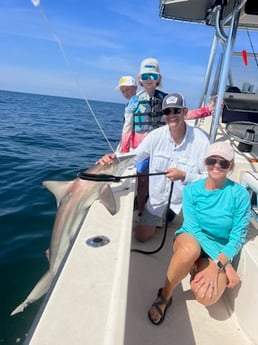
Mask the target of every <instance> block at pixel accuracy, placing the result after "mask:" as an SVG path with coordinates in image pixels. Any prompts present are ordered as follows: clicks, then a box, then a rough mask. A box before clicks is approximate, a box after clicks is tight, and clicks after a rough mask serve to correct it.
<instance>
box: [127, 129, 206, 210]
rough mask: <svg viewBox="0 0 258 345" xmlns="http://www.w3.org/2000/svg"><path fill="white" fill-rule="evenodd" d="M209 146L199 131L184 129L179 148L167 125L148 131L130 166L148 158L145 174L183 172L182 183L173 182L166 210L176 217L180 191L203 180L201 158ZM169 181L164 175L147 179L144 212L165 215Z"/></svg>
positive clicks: (202, 159) (180, 200)
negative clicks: (145, 210) (146, 197)
mask: <svg viewBox="0 0 258 345" xmlns="http://www.w3.org/2000/svg"><path fill="white" fill-rule="evenodd" d="M208 145H209V140H208V137H207V134H206V133H205V132H204V131H202V130H201V129H199V128H196V127H192V126H189V125H186V134H185V137H184V139H183V141H182V143H181V144H180V145H178V146H177V145H176V144H175V143H174V141H173V139H172V138H171V135H170V132H169V127H168V125H166V126H163V127H160V128H158V129H155V130H153V131H151V132H150V133H149V134H148V135H147V136H146V138H144V140H143V141H142V143H141V144H140V145H139V146H138V147H137V148H136V149H135V150H134V153H135V157H134V159H133V162H134V163H138V162H140V161H141V160H143V159H144V158H147V157H150V165H149V172H150V173H157V172H165V171H167V170H168V168H177V169H180V170H183V171H185V172H186V177H185V179H184V181H175V182H174V186H173V192H172V198H171V203H170V208H171V209H172V210H173V211H174V212H175V213H177V214H178V213H179V212H180V210H181V208H182V193H183V187H184V185H185V184H188V183H189V182H192V181H195V180H198V179H201V178H204V177H206V176H207V173H206V170H205V167H204V154H205V151H206V149H207V147H208ZM170 186H171V181H170V180H169V179H168V178H167V177H166V176H164V175H158V176H150V177H149V199H148V201H147V205H146V207H147V210H148V211H149V212H150V213H151V214H153V215H156V216H158V217H162V216H163V214H164V212H165V211H166V207H167V203H168V197H169V191H170Z"/></svg>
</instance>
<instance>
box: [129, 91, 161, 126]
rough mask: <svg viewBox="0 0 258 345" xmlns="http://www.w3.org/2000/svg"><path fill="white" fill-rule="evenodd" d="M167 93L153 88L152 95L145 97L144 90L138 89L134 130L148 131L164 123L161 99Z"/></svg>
mask: <svg viewBox="0 0 258 345" xmlns="http://www.w3.org/2000/svg"><path fill="white" fill-rule="evenodd" d="M166 95H167V93H165V92H163V91H160V90H155V93H154V96H153V97H151V98H150V99H147V97H146V96H147V95H146V91H145V90H142V91H140V92H139V93H138V94H137V96H138V106H137V108H136V110H135V111H134V131H135V132H150V131H152V130H153V129H155V128H158V127H160V126H164V125H165V121H164V119H163V113H162V101H163V98H164V97H165V96H166Z"/></svg>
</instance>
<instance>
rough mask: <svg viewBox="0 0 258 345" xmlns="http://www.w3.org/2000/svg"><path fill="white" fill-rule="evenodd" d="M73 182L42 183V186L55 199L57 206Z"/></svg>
mask: <svg viewBox="0 0 258 345" xmlns="http://www.w3.org/2000/svg"><path fill="white" fill-rule="evenodd" d="M73 183H74V181H64V182H63V181H44V182H43V183H42V184H43V186H44V187H46V188H47V189H48V190H49V191H50V192H51V193H53V194H54V196H55V197H56V202H57V206H59V204H60V201H61V200H62V198H63V196H64V195H65V193H66V191H67V189H68V188H69V187H70V186H71V184H73Z"/></svg>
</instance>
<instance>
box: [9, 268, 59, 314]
mask: <svg viewBox="0 0 258 345" xmlns="http://www.w3.org/2000/svg"><path fill="white" fill-rule="evenodd" d="M52 280H53V274H51V272H50V271H47V272H46V273H45V274H44V275H43V277H42V278H41V279H40V280H39V282H38V283H37V284H36V285H35V287H34V288H33V289H32V291H31V292H30V294H29V295H28V296H27V298H26V299H25V300H24V301H23V302H22V303H21V304H19V305H18V307H16V308H15V309H14V310H13V311H12V312H11V316H13V315H15V314H17V313H21V312H23V311H24V309H25V308H26V307H27V306H28V305H30V304H31V303H33V302H35V301H37V300H38V299H40V298H41V297H42V296H44V295H45V294H46V293H47V291H48V289H49V287H50V285H51V282H52Z"/></svg>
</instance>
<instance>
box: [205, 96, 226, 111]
mask: <svg viewBox="0 0 258 345" xmlns="http://www.w3.org/2000/svg"><path fill="white" fill-rule="evenodd" d="M217 98H218V96H217V95H215V96H213V97H212V98H211V101H210V103H209V104H208V105H207V107H208V109H209V111H210V113H211V114H212V113H214V111H215V107H216V101H217ZM223 105H224V101H222V102H221V107H223Z"/></svg>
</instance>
